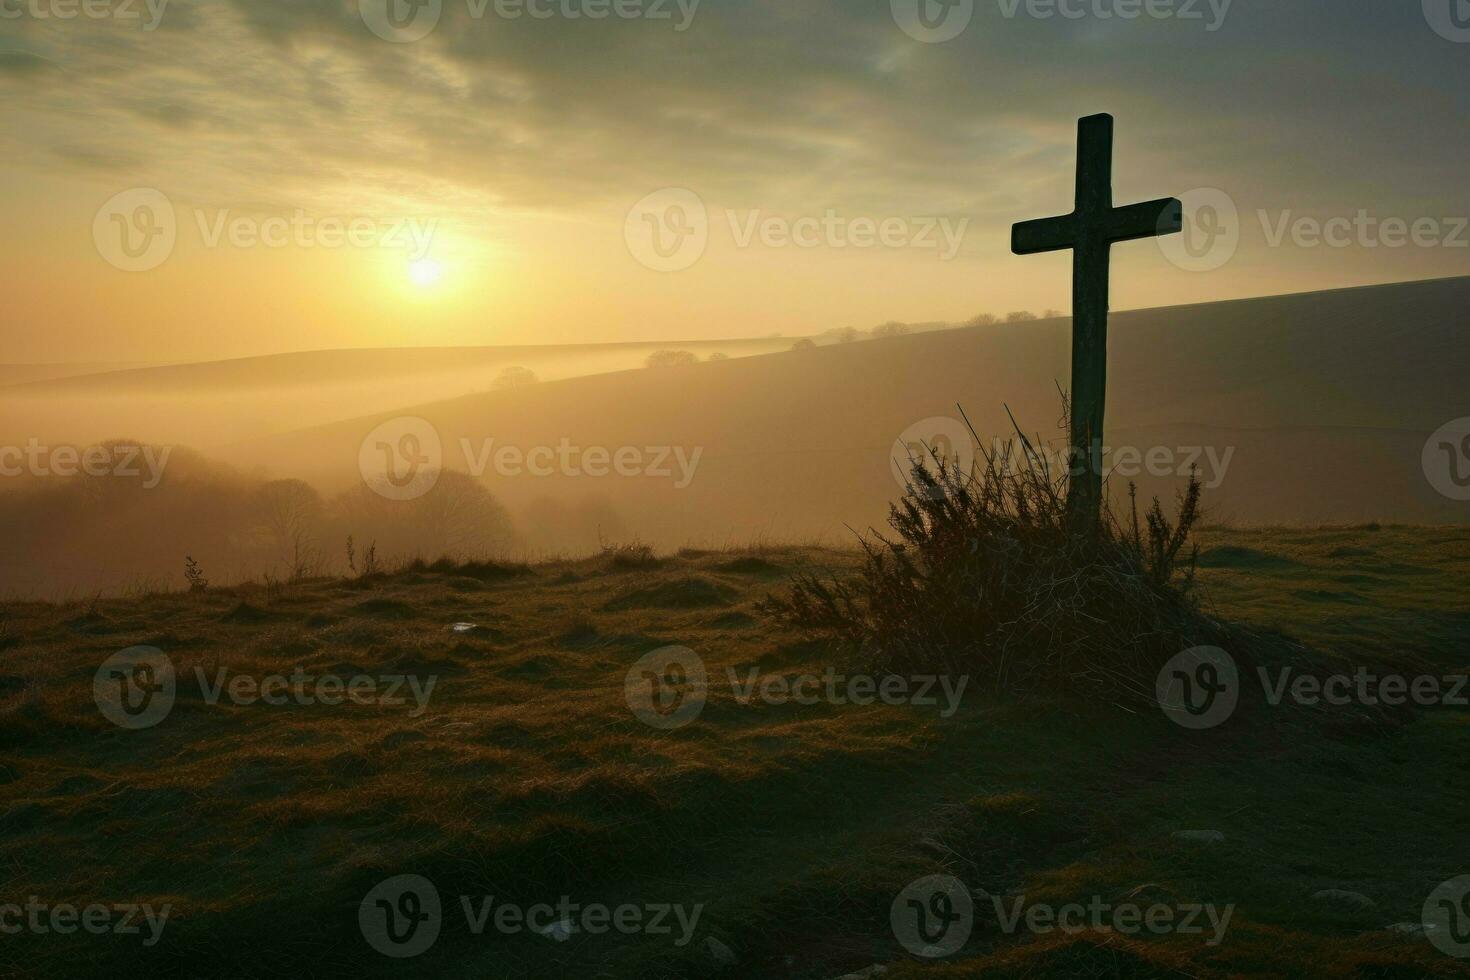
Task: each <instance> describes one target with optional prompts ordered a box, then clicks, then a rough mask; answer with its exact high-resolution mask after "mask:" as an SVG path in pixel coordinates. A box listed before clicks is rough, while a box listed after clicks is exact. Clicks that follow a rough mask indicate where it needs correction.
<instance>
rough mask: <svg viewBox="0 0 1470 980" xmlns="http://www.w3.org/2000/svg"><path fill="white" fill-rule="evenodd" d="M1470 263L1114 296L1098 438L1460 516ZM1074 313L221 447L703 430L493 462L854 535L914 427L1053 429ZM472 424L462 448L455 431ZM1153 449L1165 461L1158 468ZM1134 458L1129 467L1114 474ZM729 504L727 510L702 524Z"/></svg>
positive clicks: (288, 460)
mask: <svg viewBox="0 0 1470 980" xmlns="http://www.w3.org/2000/svg"><path fill="white" fill-rule="evenodd" d="M1467 308H1470V278H1456V279H1446V280H1436V281H1428V282H1415V283H1404V284H1398V285H1391V286H1376V287H1365V288H1360V289H1350V290H1335V291H1330V292H1322V293H1312V294H1302V295H1291V296H1278V297H1267V298H1260V299H1251V300H1241V301H1235V302H1228V303H1212V304H1202V305H1197V306H1184V307H1172V308H1167V309H1156V310H1141V311H1134V312H1122V313H1116V314H1114V316H1113V318H1112V336H1111V347H1110V357H1111V364H1110V377H1109V391H1108V398H1109V403H1108V432H1107V436H1108V442H1109V443H1110V447H1112V448H1119V447H1131V448H1132V449H1134V450H1136V451H1137V452H1138V453H1139V460H1143V459H1144V458H1145V454H1146V453H1147V452H1148V451H1149V450H1151V449H1161V450H1164V451H1165V455H1164V456H1162V457H1160V460H1161V462H1159V463H1157V464H1156V465H1151V464H1147V463H1142V462H1134V463H1130V464H1129V465H1130V466H1131V467H1132V469H1133V471H1134V472H1136V473H1137V478H1138V481H1139V483H1140V485H1141V486H1142V487H1143V490H1144V492H1145V493H1164V494H1168V493H1171V492H1172V489H1173V488H1174V487H1176V486H1177V485H1179V483H1180V482H1181V481H1182V478H1183V475H1184V473H1186V472H1187V468H1188V464H1189V463H1190V462H1196V463H1198V465H1199V466H1200V467H1201V476H1202V478H1203V479H1204V480H1205V482H1206V487H1207V493H1206V503H1207V505H1208V506H1209V508H1210V510H1211V515H1212V517H1213V518H1214V519H1216V520H1225V521H1234V522H1242V523H1252V522H1308V523H1321V522H1337V521H1371V520H1380V521H1397V522H1415V523H1449V522H1459V521H1464V520H1466V519H1467V517H1470V510H1467V506H1470V505H1467V504H1466V503H1464V502H1457V501H1452V500H1449V499H1447V498H1445V497H1443V496H1441V495H1440V494H1438V493H1437V492H1436V491H1435V490H1434V489H1433V488H1432V487H1431V486H1430V485H1429V483H1428V482H1427V480H1426V478H1425V475H1424V472H1423V469H1422V465H1421V450H1422V447H1423V445H1424V442H1425V440H1426V438H1427V437H1428V435H1429V434H1430V433H1432V432H1433V431H1434V430H1435V429H1437V428H1438V427H1439V426H1441V425H1442V424H1444V423H1445V422H1447V421H1449V420H1450V419H1454V418H1457V417H1460V416H1463V415H1466V414H1467V413H1470V405H1467V402H1466V400H1465V394H1464V391H1465V389H1464V377H1465V375H1466V369H1467V366H1470V353H1467V350H1470V349H1467V348H1466V346H1465V344H1464V339H1463V329H1464V317H1465V310H1466V309H1467ZM1068 363H1069V325H1068V322H1067V321H1064V320H1057V321H1042V322H1035V323H1022V324H1014V325H1002V326H989V327H976V328H966V329H959V330H951V331H942V332H934V333H925V334H921V335H915V336H908V337H899V338H890V339H884V340H876V341H867V342H863V343H857V344H848V345H836V346H829V347H821V348H818V349H816V350H810V351H802V352H787V353H780V354H774V355H771V356H764V357H754V358H744V359H739V360H731V361H726V362H722V363H706V364H699V365H696V366H692V367H688V368H681V369H671V370H641V369H640V370H635V371H625V372H621V373H613V374H601V375H594V376H588V377H580V378H575V379H569V380H566V381H561V382H557V383H551V384H543V385H538V386H534V387H531V388H525V389H519V390H515V391H507V392H496V393H490V394H477V395H470V396H465V397H460V398H455V399H451V400H442V401H433V402H426V403H422V404H416V405H411V406H404V407H395V408H393V409H391V410H387V409H385V410H382V411H379V412H375V413H373V414H371V415H367V416H364V417H362V418H360V419H356V420H352V421H346V422H340V423H335V424H332V425H327V426H321V427H316V428H310V429H304V430H301V431H295V432H291V433H287V434H283V435H279V436H276V437H272V438H269V439H262V440H254V441H248V442H245V443H242V444H240V445H236V446H232V447H229V449H228V450H227V451H225V453H224V455H225V457H226V458H228V459H229V460H231V461H233V462H236V463H239V464H242V465H248V466H262V467H265V468H266V469H267V470H268V471H269V472H271V473H273V474H277V475H283V476H302V477H307V478H309V479H313V480H316V481H319V482H320V483H321V484H322V485H324V486H327V487H340V486H345V485H348V484H350V483H353V482H355V481H358V480H360V479H361V477H360V474H359V471H358V461H359V450H360V449H361V446H362V443H363V440H364V438H365V437H366V436H367V435H368V434H369V432H371V431H372V430H373V429H374V428H375V427H376V426H378V425H379V424H380V423H382V422H384V421H385V420H388V419H392V418H395V417H400V416H414V417H419V418H422V419H425V420H427V421H428V422H430V423H431V424H432V425H433V426H434V428H435V429H436V430H437V434H438V436H439V441H440V444H441V446H442V448H443V462H444V465H445V466H446V467H447V468H458V469H465V468H470V469H473V468H474V466H473V465H472V464H474V463H475V461H476V459H477V458H480V459H483V453H482V450H483V449H484V448H485V446H486V445H487V443H486V440H491V439H493V440H495V443H494V445H495V446H501V445H507V444H508V445H511V446H514V447H517V448H519V449H521V450H523V451H524V450H529V449H531V448H534V447H537V446H553V447H554V446H557V445H558V444H560V443H561V442H562V441H563V440H566V441H568V442H569V443H570V444H572V445H574V446H581V447H593V446H600V447H606V448H608V449H609V450H615V449H616V448H618V447H624V446H631V447H678V448H679V449H681V450H682V451H683V452H684V454H685V456H686V458H689V459H693V458H694V454H695V452H696V451H698V452H699V453H700V456H699V459H698V464H697V468H695V471H694V477H693V479H692V482H690V483H689V484H688V486H687V487H683V488H676V486H675V484H676V483H677V482H679V481H678V479H677V477H674V478H668V479H664V478H655V477H649V476H638V477H617V476H608V477H604V478H592V477H587V476H585V475H583V476H577V477H573V476H564V475H561V474H560V472H559V473H558V474H557V475H552V476H544V477H532V476H529V475H525V474H524V473H522V474H521V475H518V476H511V475H500V474H497V473H496V472H495V467H494V465H493V464H492V465H490V466H489V467H488V468H486V469H485V470H484V477H485V479H486V481H487V483H488V484H489V486H490V487H491V489H492V491H493V492H495V493H496V494H497V496H500V497H501V498H502V499H504V500H506V501H507V502H509V503H510V504H511V505H512V506H513V507H516V506H525V505H527V504H529V503H530V502H532V501H535V500H537V499H539V498H553V499H578V498H583V497H588V496H596V497H599V498H603V499H605V500H607V501H609V502H611V504H612V505H613V507H615V508H616V509H617V510H618V511H619V512H620V513H623V514H624V515H625V516H626V517H627V523H628V524H629V525H630V526H632V527H634V528H636V529H637V530H638V531H639V532H640V533H642V534H643V535H645V536H646V537H647V538H649V539H650V540H653V541H655V542H658V543H662V544H667V545H679V544H684V543H687V542H688V541H690V540H691V539H700V540H709V539H712V538H713V539H717V540H716V543H724V542H726V541H745V540H749V539H751V538H753V537H767V538H777V539H782V538H787V539H789V538H821V539H825V540H835V539H840V538H843V537H845V536H846V531H845V529H844V526H845V525H853V526H856V527H863V526H866V525H868V524H872V523H875V522H878V521H881V519H882V516H883V513H884V503H885V502H886V501H887V500H889V499H891V498H892V497H893V495H894V493H895V491H896V489H897V487H896V484H895V481H894V478H893V476H892V474H891V467H890V452H891V450H892V446H893V442H894V440H895V439H897V438H898V437H899V436H900V434H901V433H904V432H905V430H907V429H909V428H910V426H912V425H914V424H915V423H917V422H920V421H921V420H924V419H926V418H929V417H933V416H955V415H956V411H955V404H956V403H960V404H962V405H963V407H964V409H965V411H966V412H967V413H968V415H969V417H970V419H971V420H972V421H973V422H974V424H975V427H976V429H977V431H978V432H979V433H980V435H981V436H982V437H983V438H985V439H987V440H988V439H990V438H991V437H993V436H1006V435H1009V432H1010V423H1009V422H1008V420H1007V415H1006V407H1007V406H1008V407H1009V409H1010V411H1011V412H1012V413H1014V415H1015V417H1016V418H1017V419H1018V420H1019V421H1020V423H1021V424H1022V425H1023V426H1024V427H1025V429H1026V430H1027V432H1028V433H1031V434H1037V433H1039V434H1041V435H1042V436H1043V437H1044V438H1050V437H1052V436H1054V435H1056V434H1057V431H1056V428H1055V422H1056V419H1057V418H1058V416H1059V414H1060V409H1059V401H1058V395H1057V391H1056V385H1057V383H1058V382H1059V381H1060V382H1061V383H1063V384H1065V382H1066V379H1067V373H1068ZM462 440H467V441H468V445H469V447H470V449H471V452H470V453H469V454H468V456H467V454H466V453H465V451H464V442H462ZM1150 470H1153V472H1152V473H1150V472H1149V471H1150ZM1125 484H1126V479H1125V478H1115V479H1114V486H1113V490H1114V493H1115V494H1116V493H1121V492H1122V491H1123V489H1124V485H1125ZM711 527H717V528H719V529H720V530H719V531H710V530H708V529H709V528H711Z"/></svg>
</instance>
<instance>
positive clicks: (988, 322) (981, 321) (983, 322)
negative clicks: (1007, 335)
mask: <svg viewBox="0 0 1470 980" xmlns="http://www.w3.org/2000/svg"><path fill="white" fill-rule="evenodd" d="M999 322H1000V317H998V316H996V315H995V314H994V313H977V314H976V315H975V316H972V317H970V319H969V320H967V321H966V322H965V326H967V327H993V326H995V325H996V324H997V323H999Z"/></svg>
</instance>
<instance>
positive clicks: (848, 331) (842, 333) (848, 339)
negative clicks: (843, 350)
mask: <svg viewBox="0 0 1470 980" xmlns="http://www.w3.org/2000/svg"><path fill="white" fill-rule="evenodd" d="M834 333H835V336H836V337H837V342H838V343H839V344H850V343H852V342H853V341H854V340H857V339H858V338H859V337H861V336H862V331H861V330H859V329H858V328H857V327H840V328H839V329H837V330H836V331H835V332H834Z"/></svg>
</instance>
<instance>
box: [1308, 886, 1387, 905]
mask: <svg viewBox="0 0 1470 980" xmlns="http://www.w3.org/2000/svg"><path fill="white" fill-rule="evenodd" d="M1312 898H1314V899H1316V900H1317V901H1319V902H1331V903H1332V904H1334V905H1350V906H1352V907H1353V908H1357V909H1371V908H1372V907H1373V906H1374V905H1376V904H1378V903H1376V902H1374V901H1373V899H1371V898H1369V897H1368V896H1367V895H1364V894H1363V893H1362V892H1350V891H1347V890H1345V889H1342V888H1324V889H1322V890H1321V891H1319V892H1313V893H1312Z"/></svg>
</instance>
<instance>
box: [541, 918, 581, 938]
mask: <svg viewBox="0 0 1470 980" xmlns="http://www.w3.org/2000/svg"><path fill="white" fill-rule="evenodd" d="M576 931H577V927H576V925H575V924H573V922H572V920H571V919H559V920H557V921H556V922H553V923H552V924H551V925H549V926H542V927H541V928H540V929H538V930H537V932H539V933H541V935H543V936H545V937H546V938H547V939H554V940H556V941H557V942H559V943H564V942H566V941H567V940H568V939H570V938H572V933H574V932H576Z"/></svg>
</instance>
